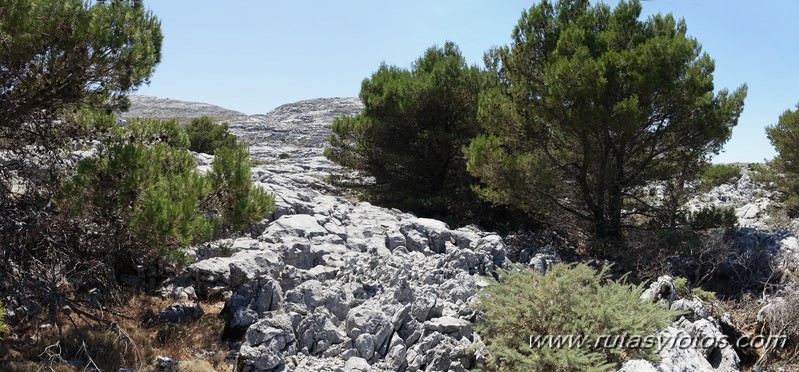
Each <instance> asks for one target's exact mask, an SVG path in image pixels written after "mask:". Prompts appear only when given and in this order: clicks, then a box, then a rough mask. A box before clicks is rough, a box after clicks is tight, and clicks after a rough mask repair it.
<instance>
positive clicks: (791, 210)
mask: <svg viewBox="0 0 799 372" xmlns="http://www.w3.org/2000/svg"><path fill="white" fill-rule="evenodd" d="M766 134H767V135H768V139H769V140H770V141H771V144H772V145H773V146H774V149H775V150H777V156H776V157H775V158H774V159H772V160H771V161H770V162H769V163H768V164H767V166H766V167H761V168H760V170H762V172H761V177H762V178H764V179H765V180H770V181H775V184H776V189H777V191H778V192H779V197H780V199H781V201H782V202H783V203H784V205H785V208H786V211H787V213H788V216H789V217H792V218H795V217H797V216H799V145H797V142H796V138H797V136H799V104H797V105H796V109H795V110H786V111H785V112H783V113H782V115H780V117H779V120H778V122H777V124H774V125H772V126H769V127H767V128H766ZM770 171H772V172H770Z"/></svg>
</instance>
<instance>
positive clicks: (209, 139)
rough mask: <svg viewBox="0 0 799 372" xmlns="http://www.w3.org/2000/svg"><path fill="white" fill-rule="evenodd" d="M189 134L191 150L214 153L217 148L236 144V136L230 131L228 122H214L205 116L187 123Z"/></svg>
mask: <svg viewBox="0 0 799 372" xmlns="http://www.w3.org/2000/svg"><path fill="white" fill-rule="evenodd" d="M186 133H188V135H189V143H190V144H189V150H191V151H194V152H202V153H206V154H211V155H213V154H214V153H215V152H216V150H217V149H219V148H222V147H232V146H234V145H235V144H236V142H237V140H236V136H235V135H233V134H232V133H230V132H229V131H228V124H227V123H221V124H217V123H214V122H213V121H212V120H211V118H209V117H207V116H203V117H201V118H196V119H192V121H191V122H190V123H189V124H188V125H186Z"/></svg>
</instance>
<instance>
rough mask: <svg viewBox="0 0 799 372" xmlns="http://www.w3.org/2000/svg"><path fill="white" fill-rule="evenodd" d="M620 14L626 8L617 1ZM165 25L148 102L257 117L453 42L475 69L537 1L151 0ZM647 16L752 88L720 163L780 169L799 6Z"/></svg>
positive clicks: (712, 2) (687, 3) (669, 3)
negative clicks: (778, 138)
mask: <svg viewBox="0 0 799 372" xmlns="http://www.w3.org/2000/svg"><path fill="white" fill-rule="evenodd" d="M606 2H607V3H609V4H611V5H613V4H615V3H616V1H606ZM144 3H145V5H146V6H147V7H149V8H150V9H151V10H152V11H153V12H154V13H155V14H156V16H158V17H159V18H160V19H161V21H162V29H163V32H164V48H163V59H162V62H161V64H160V65H159V66H158V67H157V69H156V72H155V75H153V77H152V83H151V84H150V86H145V87H142V88H141V89H140V90H139V92H138V93H139V94H146V95H153V96H158V97H165V98H174V99H182V100H188V101H199V102H207V103H212V104H216V105H219V106H222V107H225V108H229V109H233V110H238V111H242V112H244V113H247V114H258V113H266V112H268V111H270V110H271V109H273V108H275V107H276V106H279V105H281V104H284V103H290V102H295V101H298V100H302V99H309V98H317V97H350V96H357V95H358V91H359V89H360V83H361V81H362V80H363V79H364V78H366V77H368V76H370V75H371V73H372V72H374V71H375V70H376V69H377V68H378V66H379V65H380V63H381V62H386V63H388V64H391V65H398V66H406V67H407V66H409V65H410V63H411V62H412V61H413V60H415V59H416V58H417V57H418V56H419V55H421V54H422V52H423V51H424V50H425V49H426V48H428V47H430V46H432V45H442V44H443V43H444V42H445V41H447V40H451V41H454V42H455V43H457V44H458V45H459V46H460V48H461V50H462V51H463V54H464V56H465V57H466V59H467V60H468V61H469V63H472V64H480V65H482V55H483V52H485V51H486V50H487V49H488V48H490V47H492V46H497V45H505V44H507V43H509V42H510V33H511V30H512V29H513V26H514V25H515V24H516V22H517V21H518V19H519V15H520V14H521V12H522V11H523V10H524V9H526V8H529V7H530V6H531V5H533V4H534V3H535V2H534V1H516V0H501V1H490V0H480V1H477V0H459V1H456V0H436V1H431V0H426V1H422V0H406V1H403V2H391V3H389V2H385V1H374V0H340V1H325V0H317V1H309V0H292V1H271V0H241V1H235V2H221V1H209V0H195V1H187V0H145V1H144ZM643 8H644V14H645V15H647V14H655V13H672V14H674V15H675V16H676V17H682V18H685V20H686V22H687V24H688V33H689V34H690V35H691V36H694V37H696V38H697V39H698V40H699V42H700V43H702V45H703V48H704V51H705V52H707V53H708V54H709V55H710V56H711V57H713V58H714V59H715V60H716V73H715V83H716V88H717V89H720V88H725V87H726V88H729V89H730V90H732V89H735V88H736V87H738V86H740V85H741V84H742V83H747V84H748V85H749V94H748V96H747V99H746V104H745V108H744V113H743V115H742V116H741V119H740V120H739V122H738V126H737V127H736V128H735V130H734V131H733V136H732V139H731V140H730V142H728V143H727V145H726V146H725V150H724V152H723V153H722V154H721V155H719V156H717V157H716V158H715V159H714V162H719V163H725V162H738V161H745V162H754V161H762V160H764V159H770V158H771V157H773V155H774V150H773V149H772V147H771V145H770V144H769V142H768V139H767V138H766V135H765V132H764V128H765V126H767V125H770V124H773V123H775V122H776V121H777V119H778V117H779V115H780V114H781V113H782V112H783V111H785V110H786V109H789V108H791V109H793V108H795V106H796V104H797V102H799V25H797V23H796V21H795V18H796V15H797V14H799V1H796V0H767V1H762V2H756V3H755V2H752V1H738V0H733V1H730V0H727V1H723V0H651V1H645V2H643Z"/></svg>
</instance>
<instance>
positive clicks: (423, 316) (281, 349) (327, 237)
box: [132, 98, 799, 371]
mask: <svg viewBox="0 0 799 372" xmlns="http://www.w3.org/2000/svg"><path fill="white" fill-rule="evenodd" d="M133 103H134V107H133V111H132V112H134V113H142V115H144V114H143V113H153V112H156V113H159V115H160V113H165V114H164V115H167V116H166V117H191V116H198V115H207V112H208V111H202V110H206V109H207V108H208V107H210V106H202V107H197V108H199V109H200V111H196V110H194V106H192V105H191V104H179V103H174V102H172V101H170V103H169V105H168V107H167V108H164V109H161V108H150V107H147V106H148V105H151V104H155V105H159V104H160V103H161V101H159V100H153V99H150V98H147V99H141V98H140V99H134V100H133ZM173 108H177V109H174V111H172V110H173ZM361 108H362V106H361V104H360V102H359V101H358V99H356V98H336V99H316V100H309V101H302V102H298V103H295V104H290V105H284V106H281V107H279V108H277V109H276V110H274V111H273V112H271V113H269V114H267V115H253V116H244V115H238V116H236V115H233V114H230V112H229V111H219V110H218V109H216V108H214V109H213V112H214V113H226V114H224V115H230V116H226V120H228V121H229V122H230V127H231V130H232V131H233V132H234V133H236V134H237V135H239V136H240V137H242V138H244V139H245V140H247V141H248V142H249V143H250V145H251V147H250V150H251V154H252V156H253V158H254V161H255V164H256V166H255V167H254V168H253V175H254V178H255V181H256V182H257V184H258V185H260V186H261V187H264V188H266V189H268V190H270V191H272V192H274V194H275V195H276V200H277V202H276V204H277V208H276V211H275V212H274V214H273V215H272V216H271V217H270V218H269V219H268V220H266V221H263V222H262V223H260V224H257V225H256V226H254V227H253V230H252V233H251V235H250V236H246V237H240V238H236V239H227V240H223V241H217V242H212V243H209V244H207V245H205V246H200V247H196V248H195V249H194V250H193V254H194V256H195V257H196V261H195V262H194V263H192V264H191V265H189V266H188V267H187V268H186V269H185V270H184V271H183V272H181V273H180V274H179V275H178V276H177V277H175V278H173V279H171V280H169V281H167V282H166V283H165V284H164V286H163V287H162V289H161V294H162V295H163V296H164V297H168V298H174V300H175V301H176V305H175V306H174V309H173V311H176V312H178V313H180V312H181V311H182V312H183V313H187V314H190V313H191V311H190V309H191V308H193V306H194V305H193V302H194V301H196V300H198V299H199V300H220V301H225V305H224V306H225V308H224V310H223V315H224V317H225V321H226V327H225V330H224V337H226V338H228V339H229V340H232V342H233V348H234V349H235V350H236V353H235V355H236V357H235V360H236V362H235V363H236V365H237V369H238V370H240V371H273V370H275V371H370V370H371V371H465V370H469V369H472V368H475V367H476V366H478V363H479V360H480V359H481V358H482V357H483V356H484V350H483V347H484V344H483V341H482V340H481V338H480V336H479V335H478V334H477V333H475V331H474V329H473V322H474V321H475V319H476V318H475V317H476V314H475V311H474V310H473V309H472V307H470V305H471V304H472V303H473V302H474V301H475V300H476V296H475V295H476V294H477V292H478V291H479V290H480V289H481V288H483V287H485V286H486V285H488V283H489V281H490V278H491V276H492V275H494V273H495V271H496V269H497V268H500V267H505V266H507V265H508V264H509V263H510V259H509V257H511V256H513V257H514V258H516V257H519V260H520V261H521V263H523V264H526V265H529V266H531V267H533V268H535V269H537V270H539V271H544V270H546V267H547V266H548V265H550V264H552V263H553V262H556V261H558V260H559V258H558V256H557V255H556V254H555V253H554V252H552V250H551V249H550V247H535V246H522V247H518V246H512V245H510V244H508V243H506V242H505V240H504V239H503V237H501V236H499V235H497V234H495V233H492V232H487V231H482V230H480V229H479V228H477V227H473V226H470V227H464V228H458V229H453V228H450V227H449V226H447V225H446V224H445V223H443V222H441V221H436V220H431V219H425V218H416V217H415V216H413V215H411V214H409V213H404V212H402V211H399V210H392V209H385V208H380V207H376V206H373V205H370V204H369V203H364V202H360V203H355V202H351V201H349V200H346V199H343V198H341V197H338V196H336V195H338V193H337V192H336V190H335V188H334V187H333V186H331V185H330V184H328V183H327V182H326V181H325V180H326V178H327V176H329V175H330V174H331V173H333V172H336V171H339V170H340V169H339V168H338V167H337V166H336V165H335V164H332V163H331V162H329V161H328V160H327V159H325V158H324V156H322V147H323V145H324V142H325V138H326V136H327V135H328V133H329V125H330V123H331V122H332V120H333V118H334V117H335V116H338V115H342V114H354V113H357V112H358V111H359V110H360V109H361ZM169 115H172V116H169ZM224 115H221V114H220V115H216V114H213V115H211V116H216V117H221V116H224ZM162 117H163V116H162ZM210 161H211V158H210V156H205V155H198V162H199V166H200V167H201V169H202V168H204V167H207V166H208V165H209V164H210ZM758 188H759V186H758V185H756V184H755V183H754V182H752V180H751V177H750V176H749V174H748V173H745V174H744V177H742V178H741V180H739V181H738V183H737V184H735V185H724V186H723V187H722V188H716V189H714V190H713V191H711V192H710V193H709V194H708V196H706V197H704V198H703V199H701V200H699V199H697V200H693V201H692V202H691V203H693V204H692V205H694V206H695V207H697V208H698V207H700V206H702V205H704V204H708V203H718V204H724V203H726V204H728V205H731V206H733V207H735V208H736V210H737V216H738V218H739V222H740V224H741V226H743V227H746V228H747V229H748V230H742V231H744V232H743V233H742V234H744V235H746V234H748V235H746V236H748V237H749V238H751V239H753V241H756V242H757V244H754V243H753V244H750V246H751V249H769V250H771V251H773V252H774V254H775V255H782V256H780V257H785V260H787V261H790V260H792V259H793V257H794V256H793V254H794V253H795V252H797V251H798V250H799V245H798V244H797V240H796V238H795V237H793V233H791V231H790V230H786V229H783V230H779V232H774V231H766V230H764V229H766V228H767V226H768V223H769V221H768V218H767V217H768V216H767V215H766V209H767V206H768V205H767V203H768V202H767V198H766V199H763V198H765V197H766V195H764V194H762V193H759V192H758V191H757V190H758ZM764 200H765V201H764ZM744 238H746V237H744ZM511 252H513V253H512V254H511ZM519 252H521V253H519ZM656 295H657V296H658V298H662V299H663V301H664V303H665V305H666V306H670V307H672V308H676V309H683V310H686V311H687V312H688V315H686V316H684V317H681V318H680V319H679V320H678V321H676V322H675V323H674V325H673V327H671V328H669V329H667V330H665V331H664V332H663V334H664V335H666V336H668V335H675V334H678V333H680V332H683V333H685V334H690V335H693V336H698V335H711V336H717V337H720V336H722V335H724V334H725V333H724V332H727V333H729V328H730V327H733V326H732V325H730V324H729V323H730V321H729V319H728V318H725V317H713V316H711V315H710V313H709V311H708V309H707V307H706V306H705V304H703V303H702V301H700V300H698V299H690V300H689V299H679V298H677V297H676V295H675V291H674V288H673V281H672V280H671V278H668V277H662V278H661V279H660V280H659V281H658V282H657V283H654V284H652V287H651V288H650V290H649V291H648V292H647V293H644V295H643V297H644V298H654V296H656ZM182 304H185V305H182ZM764 304H765V303H764ZM175 309H177V310H175ZM181 309H183V310H181ZM184 310H185V311H184ZM733 328H734V327H733ZM725 329H726V330H725ZM661 356H662V357H663V359H662V361H660V362H659V364H657V365H653V364H651V363H649V362H645V361H628V362H627V363H625V365H624V367H623V368H622V370H624V371H689V370H690V371H737V370H740V358H739V356H738V355H737V354H736V352H735V351H734V350H732V348H731V347H712V348H702V347H696V348H677V347H674V348H668V347H667V348H664V349H663V350H662V351H661Z"/></svg>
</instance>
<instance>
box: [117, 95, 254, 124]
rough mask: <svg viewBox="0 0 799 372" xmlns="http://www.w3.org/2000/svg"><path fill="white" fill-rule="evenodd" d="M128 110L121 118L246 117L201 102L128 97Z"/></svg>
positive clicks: (236, 112)
mask: <svg viewBox="0 0 799 372" xmlns="http://www.w3.org/2000/svg"><path fill="white" fill-rule="evenodd" d="M130 103H131V104H130V110H129V111H128V112H125V113H122V115H121V116H122V117H123V118H135V117H147V118H159V119H191V118H196V117H200V116H208V117H211V118H214V119H216V120H232V119H236V118H241V117H246V116H247V115H246V114H244V113H242V112H238V111H233V110H228V109H226V108H223V107H219V106H215V105H211V104H208V103H202V102H187V101H180V100H175V99H170V98H159V97H150V96H138V95H133V96H130Z"/></svg>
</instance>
